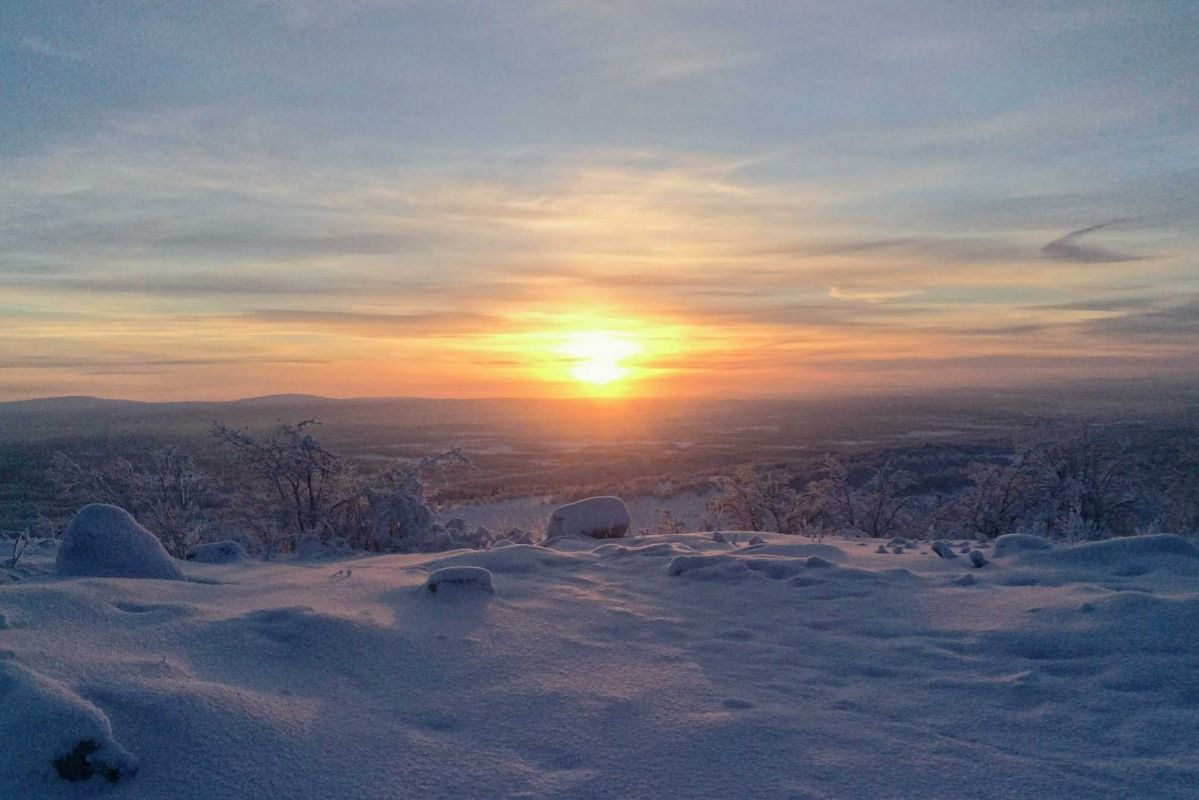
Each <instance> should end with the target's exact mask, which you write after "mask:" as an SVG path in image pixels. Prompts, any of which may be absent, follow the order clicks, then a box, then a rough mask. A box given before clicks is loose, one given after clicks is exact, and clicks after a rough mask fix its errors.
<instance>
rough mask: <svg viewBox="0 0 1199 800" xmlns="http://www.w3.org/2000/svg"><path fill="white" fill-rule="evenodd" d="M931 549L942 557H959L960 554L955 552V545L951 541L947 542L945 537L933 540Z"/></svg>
mask: <svg viewBox="0 0 1199 800" xmlns="http://www.w3.org/2000/svg"><path fill="white" fill-rule="evenodd" d="M931 549H932V551H933V552H934V553H936V554H937V555H939V556H940V557H941V558H957V557H958V554H957V553H955V552H953V547H951V546H950V544H949V542H946V541H945V540H943V539H938V540H937V541H935V542H933V543H932V547H931Z"/></svg>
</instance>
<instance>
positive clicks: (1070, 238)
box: [1041, 219, 1144, 264]
mask: <svg viewBox="0 0 1199 800" xmlns="http://www.w3.org/2000/svg"><path fill="white" fill-rule="evenodd" d="M1124 221H1125V220H1122V219H1113V220H1110V221H1108V222H1101V223H1099V224H1098V225H1092V226H1090V227H1088V228H1079V229H1078V230H1076V231H1071V232H1070V233H1067V234H1066V235H1065V236H1063V237H1061V238H1060V239H1054V240H1053V241H1052V242H1050V243H1049V244H1047V245H1045V246H1044V247H1042V248H1041V253H1042V254H1044V255H1045V256H1046V257H1047V258H1051V259H1054V260H1055V261H1069V262H1073V263H1076V264H1118V263H1122V262H1125V261H1140V260H1141V259H1143V258H1144V256H1136V255H1129V254H1127V253H1121V252H1119V251H1117V250H1110V249H1108V248H1106V247H1100V246H1097V245H1087V244H1082V243H1080V242H1079V239H1081V238H1082V237H1084V236H1086V235H1088V234H1091V233H1094V232H1095V231H1100V230H1103V229H1105V228H1110V227H1112V226H1113V225H1117V224H1119V223H1121V222H1124Z"/></svg>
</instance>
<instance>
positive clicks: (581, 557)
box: [428, 544, 594, 574]
mask: <svg viewBox="0 0 1199 800" xmlns="http://www.w3.org/2000/svg"><path fill="white" fill-rule="evenodd" d="M591 558H594V555H593V554H592V553H589V552H588V553H562V552H558V551H557V550H553V549H551V548H546V547H537V546H536V545H531V544H513V545H509V546H507V547H501V548H497V549H492V550H468V551H465V552H461V553H455V554H453V555H449V556H443V557H441V558H438V559H436V560H435V561H431V562H429V564H428V566H429V567H430V568H432V569H439V568H441V567H452V566H473V567H483V568H484V569H488V570H491V571H492V572H498V573H510V574H512V573H522V572H534V571H536V570H539V569H541V568H543V567H562V566H573V565H576V564H579V563H583V562H585V561H587V560H589V559H591Z"/></svg>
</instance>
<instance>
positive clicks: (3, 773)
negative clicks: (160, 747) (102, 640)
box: [0, 659, 137, 798]
mask: <svg viewBox="0 0 1199 800" xmlns="http://www.w3.org/2000/svg"><path fill="white" fill-rule="evenodd" d="M0 709H2V711H0V754H2V755H0V793H3V795H4V796H6V797H14V798H15V797H28V796H31V795H28V794H25V792H26V791H32V789H33V787H34V786H36V785H38V784H40V783H44V782H47V781H56V780H60V779H61V780H65V781H86V780H93V779H94V780H96V781H98V782H104V781H108V782H109V783H116V782H117V781H120V780H122V779H124V778H128V777H130V776H132V775H134V774H135V773H136V772H137V760H136V759H135V758H134V757H133V756H132V755H131V754H130V753H129V752H128V751H126V750H125V748H124V747H122V746H121V744H120V743H119V742H117V740H116V739H114V738H113V735H112V726H111V724H110V723H109V721H108V717H107V716H105V714H104V712H103V711H101V710H100V709H98V708H96V706H94V705H92V704H91V703H89V702H88V701H87V700H84V699H83V698H82V697H80V696H79V695H78V694H76V693H75V692H74V691H72V690H71V689H70V688H69V687H67V686H65V685H63V684H61V683H59V682H58V681H55V680H52V679H50V678H48V677H46V676H44V675H39V674H38V673H36V672H33V671H32V670H29V669H26V668H25V667H23V666H21V665H20V664H17V663H16V662H14V661H11V660H7V659H0ZM9 792H15V793H14V794H8V793H9Z"/></svg>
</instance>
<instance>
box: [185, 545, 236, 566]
mask: <svg viewBox="0 0 1199 800" xmlns="http://www.w3.org/2000/svg"><path fill="white" fill-rule="evenodd" d="M247 558H249V556H248V555H247V554H246V548H244V547H242V546H241V543H240V542H231V541H230V542H209V543H207V544H198V545H196V546H195V547H193V548H191V549H190V550H188V551H187V560H188V561H198V562H200V563H201V564H235V563H237V562H239V561H245V560H246V559H247Z"/></svg>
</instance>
